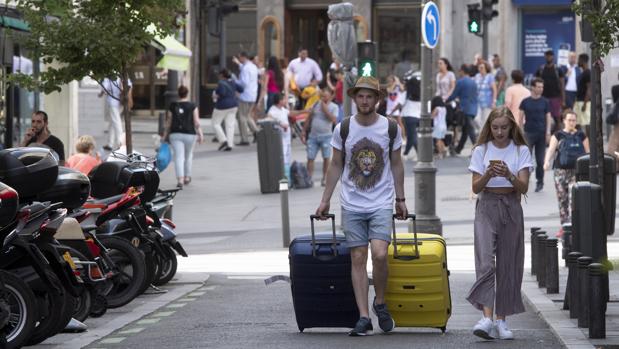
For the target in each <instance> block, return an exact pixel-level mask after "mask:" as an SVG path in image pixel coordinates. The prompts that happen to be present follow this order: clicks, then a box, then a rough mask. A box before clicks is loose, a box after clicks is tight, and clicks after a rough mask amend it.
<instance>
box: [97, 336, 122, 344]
mask: <svg viewBox="0 0 619 349" xmlns="http://www.w3.org/2000/svg"><path fill="white" fill-rule="evenodd" d="M126 338H127V337H112V338H106V339H104V340H102V341H101V342H99V344H118V343H120V342H122V341H124V340H125V339H126Z"/></svg>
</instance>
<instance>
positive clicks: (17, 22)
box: [0, 16, 30, 32]
mask: <svg viewBox="0 0 619 349" xmlns="http://www.w3.org/2000/svg"><path fill="white" fill-rule="evenodd" d="M0 26H1V27H6V28H12V29H15V30H21V31H25V32H29V31H30V26H29V25H28V23H26V22H24V21H22V20H21V19H19V18H15V17H9V16H0Z"/></svg>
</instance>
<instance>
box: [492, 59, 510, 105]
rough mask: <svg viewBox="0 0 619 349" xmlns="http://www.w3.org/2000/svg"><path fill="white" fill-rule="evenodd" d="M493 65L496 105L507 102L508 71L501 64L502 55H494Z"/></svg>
mask: <svg viewBox="0 0 619 349" xmlns="http://www.w3.org/2000/svg"><path fill="white" fill-rule="evenodd" d="M492 67H493V68H494V83H495V85H496V91H497V93H496V106H497V107H500V106H502V105H503V104H505V88H506V87H507V73H506V72H505V68H503V66H502V65H501V57H499V55H498V54H496V53H495V54H494V55H492Z"/></svg>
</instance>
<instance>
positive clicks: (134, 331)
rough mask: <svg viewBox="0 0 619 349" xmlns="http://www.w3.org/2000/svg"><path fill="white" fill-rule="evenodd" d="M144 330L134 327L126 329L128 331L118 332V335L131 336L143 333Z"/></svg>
mask: <svg viewBox="0 0 619 349" xmlns="http://www.w3.org/2000/svg"><path fill="white" fill-rule="evenodd" d="M144 329H145V328H144V327H136V328H131V329H128V330H124V331H120V332H118V333H119V334H133V333H139V332H142V331H144Z"/></svg>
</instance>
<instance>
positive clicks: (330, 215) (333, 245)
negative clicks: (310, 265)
mask: <svg viewBox="0 0 619 349" xmlns="http://www.w3.org/2000/svg"><path fill="white" fill-rule="evenodd" d="M325 217H326V218H329V219H331V230H332V231H333V240H332V241H331V251H332V252H333V255H332V256H316V245H324V243H317V242H316V232H315V231H314V220H315V219H320V218H325ZM310 223H311V227H312V256H313V257H314V258H318V259H321V260H322V259H325V260H330V259H333V258H335V257H337V239H336V236H335V215H334V214H333V213H328V214H325V215H322V216H319V215H315V214H313V215H310Z"/></svg>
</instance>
